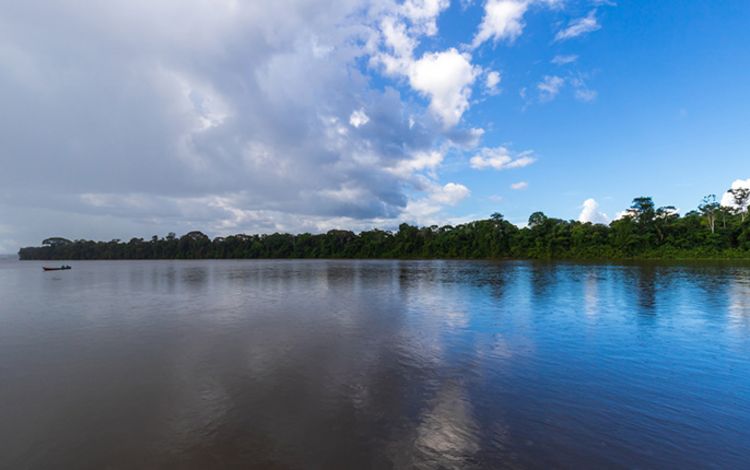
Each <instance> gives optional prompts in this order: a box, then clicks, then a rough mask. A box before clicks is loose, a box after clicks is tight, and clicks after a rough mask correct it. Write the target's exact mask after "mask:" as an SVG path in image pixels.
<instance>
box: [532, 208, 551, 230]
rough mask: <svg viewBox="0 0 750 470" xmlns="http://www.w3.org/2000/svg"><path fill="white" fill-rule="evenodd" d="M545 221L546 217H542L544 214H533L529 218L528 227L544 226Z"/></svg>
mask: <svg viewBox="0 0 750 470" xmlns="http://www.w3.org/2000/svg"><path fill="white" fill-rule="evenodd" d="M546 221H547V216H546V215H544V212H534V213H533V214H531V215H530V216H529V227H532V228H533V227H537V226H539V225H544V223H545V222H546Z"/></svg>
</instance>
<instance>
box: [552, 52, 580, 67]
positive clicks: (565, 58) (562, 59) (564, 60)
mask: <svg viewBox="0 0 750 470" xmlns="http://www.w3.org/2000/svg"><path fill="white" fill-rule="evenodd" d="M577 60H578V56H577V55H575V54H571V55H560V54H558V55H556V56H555V57H553V58H552V60H551V61H550V62H551V63H553V64H555V65H566V64H572V63H573V62H575V61H577Z"/></svg>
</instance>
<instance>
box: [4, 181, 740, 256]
mask: <svg viewBox="0 0 750 470" xmlns="http://www.w3.org/2000/svg"><path fill="white" fill-rule="evenodd" d="M732 195H733V197H734V199H735V203H736V207H738V208H740V209H732V208H728V207H724V206H721V205H720V204H719V203H718V202H717V200H716V197H715V196H714V195H709V196H706V197H705V198H704V199H703V202H702V203H701V204H700V206H699V207H698V209H697V210H694V211H690V212H688V213H687V214H685V215H684V216H680V215H679V214H677V212H676V210H675V208H674V207H672V206H664V207H658V208H657V207H656V206H655V205H654V202H653V200H652V199H651V198H650V197H638V198H636V199H634V200H633V204H632V206H631V207H630V208H629V209H628V210H627V212H626V214H625V215H624V216H623V217H621V218H619V219H617V220H615V221H613V222H612V223H610V224H609V225H604V224H592V223H581V222H578V221H574V220H562V219H556V218H552V217H548V216H547V215H545V214H543V213H541V212H535V213H533V214H531V216H530V217H529V220H528V225H527V226H526V227H524V228H518V227H517V226H516V225H514V224H512V223H510V222H508V221H506V220H505V219H504V218H503V216H502V214H499V213H495V214H492V216H491V217H490V218H489V219H486V220H477V221H474V222H470V223H466V224H462V225H457V226H451V225H446V226H443V227H438V226H431V227H415V226H412V225H408V224H401V225H400V226H399V228H398V231H396V232H390V231H383V230H370V231H364V232H361V233H359V234H356V233H354V232H351V231H347V230H331V231H329V232H328V233H325V234H310V233H303V234H299V235H292V234H287V233H274V234H264V235H243V234H239V235H232V236H227V237H217V238H214V239H213V240H212V239H210V238H209V237H208V236H206V235H205V234H203V233H202V232H199V231H193V232H190V233H187V234H185V235H183V236H181V237H177V236H176V235H175V234H174V233H170V234H169V235H167V236H166V237H163V238H159V237H157V236H153V237H152V238H151V239H150V240H144V239H142V238H133V239H131V240H130V241H127V242H123V241H120V240H112V241H108V242H97V241H90V240H75V241H71V240H67V239H65V238H61V237H53V238H48V239H46V240H44V241H43V242H42V246H41V247H28V248H22V249H21V250H20V251H19V257H20V258H21V259H22V260H42V259H44V260H89V259H202V258H531V259H629V258H630V259H636V258H638V259H691V258H695V259H700V258H746V259H750V217H747V205H748V202H749V200H750V191H749V190H746V189H741V190H732Z"/></svg>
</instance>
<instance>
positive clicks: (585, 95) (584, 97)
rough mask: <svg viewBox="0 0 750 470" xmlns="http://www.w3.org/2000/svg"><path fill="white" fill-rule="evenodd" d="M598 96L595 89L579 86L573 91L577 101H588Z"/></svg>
mask: <svg viewBox="0 0 750 470" xmlns="http://www.w3.org/2000/svg"><path fill="white" fill-rule="evenodd" d="M597 96H599V93H597V91H596V90H589V89H588V88H579V89H577V90H576V91H575V97H576V99H577V100H578V101H583V102H586V103H590V102H591V101H594V100H595V99H596V97H597Z"/></svg>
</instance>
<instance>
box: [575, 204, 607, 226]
mask: <svg viewBox="0 0 750 470" xmlns="http://www.w3.org/2000/svg"><path fill="white" fill-rule="evenodd" d="M578 221H579V222H583V223H586V222H591V223H593V224H606V223H609V217H608V216H607V214H605V213H604V212H601V211H600V210H599V203H598V202H596V200H595V199H592V198H589V199H586V200H585V201H583V204H582V205H581V213H580V215H579V216H578Z"/></svg>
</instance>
